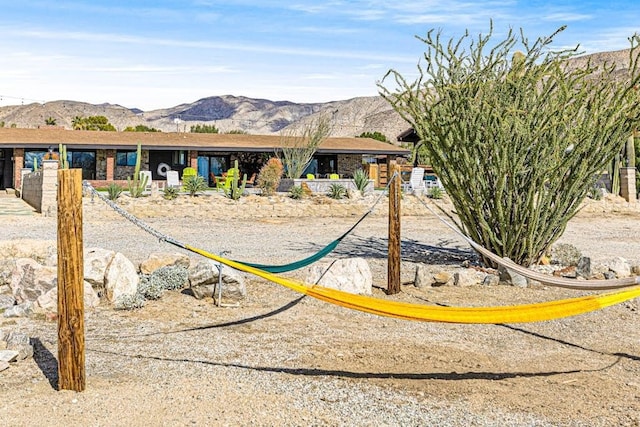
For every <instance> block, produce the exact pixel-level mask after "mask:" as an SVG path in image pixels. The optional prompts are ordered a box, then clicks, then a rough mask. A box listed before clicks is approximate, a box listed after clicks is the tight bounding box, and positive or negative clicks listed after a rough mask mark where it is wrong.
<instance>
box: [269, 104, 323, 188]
mask: <svg viewBox="0 0 640 427" xmlns="http://www.w3.org/2000/svg"><path fill="white" fill-rule="evenodd" d="M330 133H331V120H330V119H329V117H327V116H320V117H319V118H318V119H317V120H312V121H311V122H308V123H307V124H305V125H304V126H303V127H302V128H301V129H288V130H285V131H283V132H282V133H281V135H280V146H281V153H282V156H281V161H282V164H283V165H284V168H285V174H286V176H287V178H290V179H295V178H300V176H301V175H302V172H304V170H305V169H306V168H307V166H309V163H310V162H311V159H312V158H313V155H314V154H315V152H316V150H317V149H318V146H319V145H320V144H321V143H322V141H324V139H325V138H327V137H328V136H329V134H330Z"/></svg>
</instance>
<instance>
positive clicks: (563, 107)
mask: <svg viewBox="0 0 640 427" xmlns="http://www.w3.org/2000/svg"><path fill="white" fill-rule="evenodd" d="M562 30H564V28H561V29H559V30H558V31H557V32H556V33H554V34H552V35H551V36H549V37H542V38H539V39H537V40H536V41H535V42H530V41H529V40H528V39H527V38H526V37H525V35H524V33H523V32H522V31H521V32H520V33H517V32H515V31H513V30H509V31H508V32H506V35H505V37H504V39H502V40H493V37H492V36H493V28H491V29H490V31H489V34H488V35H482V34H481V35H480V36H478V37H472V36H470V35H469V33H468V32H466V33H465V34H464V35H463V36H462V37H460V38H452V39H449V40H443V37H441V33H439V32H436V31H434V30H431V31H429V32H428V33H427V35H426V37H424V38H420V40H421V41H422V42H423V43H425V45H426V51H425V53H424V55H423V57H422V59H421V61H420V66H419V68H418V77H417V79H416V80H407V79H405V78H404V77H403V76H402V75H400V73H398V72H396V71H394V70H390V71H389V72H388V73H387V76H385V79H384V80H383V83H384V81H385V80H387V79H390V80H392V82H391V83H390V87H391V88H392V89H390V90H389V89H386V88H385V87H384V86H383V84H382V83H381V84H379V88H380V90H381V95H382V96H383V97H384V98H385V99H386V100H387V101H389V102H390V103H391V105H392V106H393V108H394V109H395V110H396V111H397V112H398V113H399V114H400V115H401V116H402V117H403V118H404V119H405V120H407V121H408V122H409V123H411V126H413V128H414V130H415V131H416V133H417V134H418V136H419V137H420V139H421V140H422V141H424V142H425V143H424V144H423V147H424V149H425V150H426V151H427V152H428V155H429V158H430V160H431V165H432V167H433V170H434V172H435V173H436V174H437V175H438V177H439V178H440V180H441V181H442V184H443V185H444V188H445V189H446V191H447V194H448V196H449V198H450V199H451V202H452V204H453V207H454V210H455V212H456V215H457V218H458V219H457V220H456V222H457V225H458V227H459V228H460V229H461V230H462V231H463V232H464V233H465V234H467V235H468V236H469V237H471V238H472V239H473V240H474V241H476V242H478V243H479V244H481V245H482V246H484V247H486V248H487V249H489V250H491V251H492V252H494V253H495V254H497V255H499V256H501V257H508V258H510V259H511V260H513V261H514V262H516V263H518V264H521V265H526V266H528V265H531V264H533V263H535V262H537V261H538V260H539V259H540V258H541V257H542V256H543V255H544V254H545V252H546V250H547V249H548V248H549V247H550V246H551V244H553V242H555V241H556V240H557V239H558V238H559V237H560V236H561V235H562V233H563V232H564V230H565V229H566V225H567V223H568V221H569V219H571V218H572V217H573V216H574V215H575V214H576V213H577V212H578V210H579V208H580V205H581V202H582V201H583V200H584V198H585V197H586V196H587V194H588V193H589V191H590V189H591V187H592V186H593V183H594V181H595V179H596V177H597V176H598V175H599V174H600V172H601V171H603V170H605V169H606V167H607V165H608V163H609V162H610V161H611V160H612V159H613V158H614V156H615V155H616V153H618V152H619V151H620V148H621V146H622V144H623V143H624V142H625V141H626V140H627V138H628V136H629V135H630V134H631V131H632V130H633V129H634V128H637V126H638V121H639V120H640V102H638V90H637V89H636V88H637V87H638V86H639V85H640V63H639V62H638V60H639V57H640V55H638V51H639V50H640V49H639V48H638V47H639V45H640V35H634V36H632V37H631V38H630V39H629V40H630V42H631V49H629V50H628V52H627V53H628V64H629V65H628V67H627V66H622V65H619V64H615V63H608V64H600V65H597V64H595V63H592V62H591V61H583V62H577V61H574V62H569V60H571V59H572V58H573V57H575V56H576V55H577V54H578V53H577V49H563V50H556V51H554V50H552V49H551V46H550V44H551V43H552V42H553V40H554V38H555V36H556V35H557V34H558V33H559V32H561V31H562ZM516 34H519V35H516ZM517 48H521V49H522V51H517ZM514 52H515V53H514ZM567 63H570V66H567ZM487 153H489V154H487ZM485 261H486V262H487V263H489V264H491V262H490V261H489V260H486V259H485Z"/></svg>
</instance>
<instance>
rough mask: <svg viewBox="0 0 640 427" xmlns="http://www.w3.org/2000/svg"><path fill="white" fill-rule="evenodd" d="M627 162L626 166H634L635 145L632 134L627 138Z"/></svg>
mask: <svg viewBox="0 0 640 427" xmlns="http://www.w3.org/2000/svg"><path fill="white" fill-rule="evenodd" d="M627 162H628V164H627V166H629V167H630V168H635V167H636V147H635V140H634V138H633V134H631V136H629V139H627Z"/></svg>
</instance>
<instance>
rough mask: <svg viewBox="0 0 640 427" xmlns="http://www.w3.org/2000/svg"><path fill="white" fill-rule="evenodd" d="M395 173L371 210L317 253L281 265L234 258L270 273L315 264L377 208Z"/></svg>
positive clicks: (283, 271) (284, 271)
mask: <svg viewBox="0 0 640 427" xmlns="http://www.w3.org/2000/svg"><path fill="white" fill-rule="evenodd" d="M394 178H395V175H393V176H392V177H391V179H390V180H389V182H388V183H387V186H386V187H385V189H384V190H383V191H381V193H380V195H379V196H378V197H377V199H376V200H375V201H374V203H373V204H372V205H371V207H370V208H369V210H367V211H366V212H365V213H364V215H362V216H361V217H360V219H358V221H356V222H355V224H353V225H352V226H351V227H350V228H349V229H348V230H347V231H346V232H344V233H343V234H342V235H341V236H340V237H338V238H337V239H335V240H334V241H332V242H330V243H329V244H328V245H326V246H325V247H323V248H322V249H320V250H319V251H318V252H316V253H315V254H313V255H311V256H309V257H307V258H303V259H301V260H298V261H294V262H291V263H288V264H281V265H272V264H257V263H252V262H245V261H238V260H234V261H235V262H237V263H240V264H244V265H248V266H250V267H254V268H257V269H260V270H264V271H268V272H269V273H286V272H289V271H294V270H298V269H301V268H303V267H306V266H308V265H311V264H313V263H314V262H316V261H319V260H320V259H322V258H324V257H325V256H327V255H329V254H330V253H331V252H333V250H334V249H335V248H336V247H337V246H338V245H339V244H340V242H342V240H343V239H344V238H345V237H347V236H348V235H349V234H351V232H352V231H353V230H355V229H356V227H357V226H358V225H360V223H361V222H362V221H364V220H365V218H366V217H368V216H369V214H371V213H372V212H373V210H374V209H375V207H376V206H377V205H378V203H379V202H380V200H382V197H383V196H384V195H385V193H386V192H387V190H388V189H389V185H391V182H392V181H393V180H394Z"/></svg>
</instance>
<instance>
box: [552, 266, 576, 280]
mask: <svg viewBox="0 0 640 427" xmlns="http://www.w3.org/2000/svg"><path fill="white" fill-rule="evenodd" d="M553 275H554V276H557V277H568V278H571V279H575V278H576V277H578V272H577V268H576V266H575V265H568V266H566V267H563V268H560V269H558V270H556V271H554V272H553Z"/></svg>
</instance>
